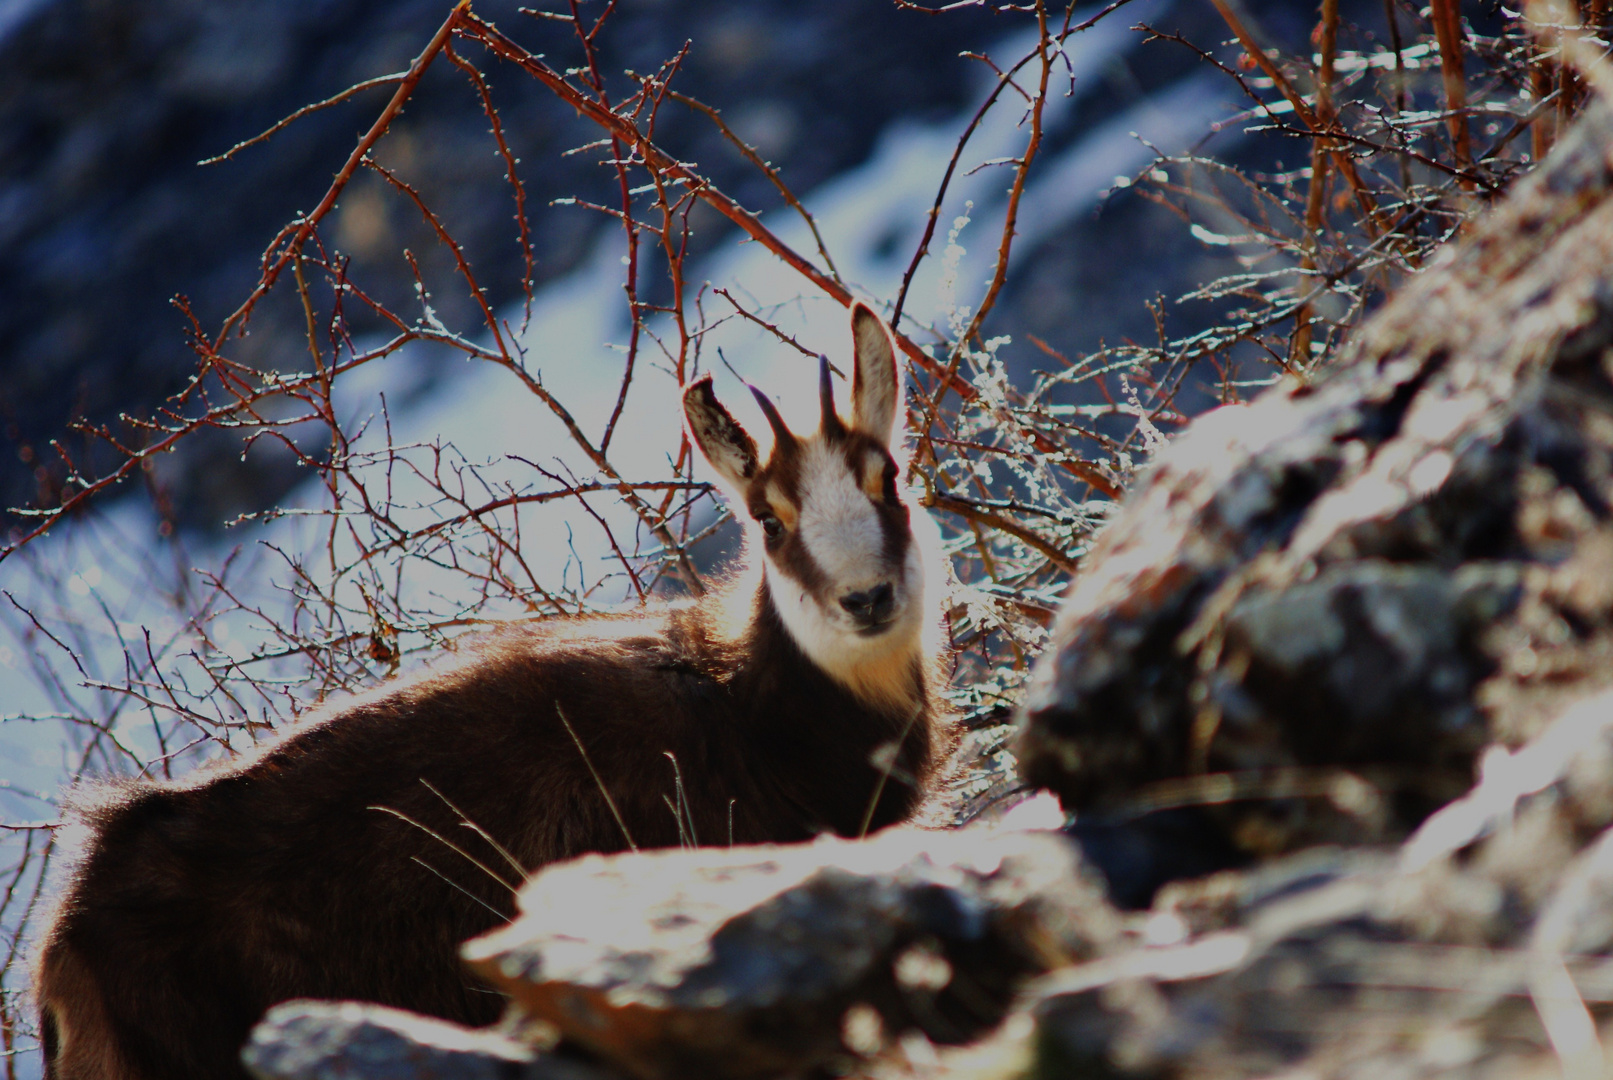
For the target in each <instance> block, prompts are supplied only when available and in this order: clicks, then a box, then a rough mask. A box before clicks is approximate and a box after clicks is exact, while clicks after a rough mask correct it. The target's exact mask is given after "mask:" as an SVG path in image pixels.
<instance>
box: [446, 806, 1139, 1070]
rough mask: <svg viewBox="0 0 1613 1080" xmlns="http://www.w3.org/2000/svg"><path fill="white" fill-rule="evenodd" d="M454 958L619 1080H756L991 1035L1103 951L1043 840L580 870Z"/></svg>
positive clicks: (1081, 897)
mask: <svg viewBox="0 0 1613 1080" xmlns="http://www.w3.org/2000/svg"><path fill="white" fill-rule="evenodd" d="M520 907H521V912H522V914H521V916H520V918H519V919H518V920H517V921H516V922H514V923H512V924H511V925H510V926H508V927H505V928H502V929H500V930H497V931H495V932H493V933H491V934H488V935H486V936H484V937H482V938H478V939H476V940H473V941H472V942H470V943H469V944H468V945H467V946H466V947H465V956H466V959H467V960H468V961H469V963H470V966H471V968H472V969H473V970H474V971H475V972H476V973H477V974H478V975H480V976H482V977H483V978H484V979H486V980H487V981H488V982H490V983H491V984H493V985H495V986H498V987H499V988H501V989H503V990H504V991H505V992H506V993H508V994H509V995H510V996H511V997H512V998H513V999H514V1001H515V1003H516V1005H517V1006H518V1007H519V1008H520V1009H521V1010H523V1011H524V1012H525V1013H526V1014H527V1015H528V1016H530V1017H533V1018H535V1019H538V1020H542V1021H545V1022H547V1023H549V1024H551V1025H553V1026H554V1027H555V1028H557V1029H559V1031H560V1032H561V1034H562V1035H563V1037H564V1038H566V1039H568V1040H571V1041H573V1042H575V1043H576V1044H578V1045H581V1046H583V1047H585V1048H587V1049H589V1050H591V1051H593V1052H595V1053H597V1054H599V1055H600V1056H601V1057H603V1058H605V1059H606V1060H608V1061H610V1062H611V1063H612V1064H614V1065H616V1066H617V1067H620V1068H622V1069H623V1070H624V1071H626V1072H629V1073H631V1074H632V1075H634V1076H637V1077H644V1078H655V1080H660V1078H671V1077H684V1076H687V1077H700V1078H702V1080H715V1078H727V1077H733V1078H738V1077H761V1076H772V1075H776V1074H778V1073H780V1072H784V1071H789V1072H791V1073H792V1074H795V1073H798V1072H807V1071H809V1070H811V1069H812V1068H814V1067H818V1066H827V1065H831V1064H833V1063H835V1062H837V1061H840V1062H844V1061H846V1060H848V1059H851V1058H854V1057H856V1056H860V1055H867V1054H872V1053H875V1052H877V1051H878V1050H879V1049H880V1048H881V1047H882V1046H884V1045H886V1044H887V1043H888V1042H889V1041H890V1040H891V1039H892V1038H894V1037H895V1036H897V1035H899V1034H900V1033H902V1032H904V1031H909V1030H917V1031H919V1032H922V1033H923V1034H924V1035H926V1036H927V1037H928V1038H930V1039H931V1040H933V1041H935V1042H939V1043H958V1042H964V1041H967V1040H969V1039H971V1038H973V1037H975V1036H977V1035H979V1034H981V1033H983V1032H984V1031H986V1030H988V1029H990V1028H991V1027H992V1026H993V1025H995V1024H996V1023H997V1022H998V1021H999V1020H1000V1019H1001V1018H1002V1016H1003V1015H1004V1013H1005V1012H1006V1011H1007V1009H1008V1007H1009V1004H1010V1002H1011V1000H1012V998H1013V995H1014V993H1015V991H1016V990H1017V989H1018V987H1019V985H1020V983H1021V981H1022V980H1023V979H1025V978H1026V977H1028V976H1032V975H1036V974H1039V973H1041V972H1045V971H1047V970H1049V969H1051V968H1052V967H1054V966H1056V965H1059V964H1061V963H1067V962H1069V961H1071V960H1075V959H1080V958H1085V957H1090V956H1093V955H1096V954H1098V953H1099V952H1101V951H1102V950H1104V949H1105V948H1107V947H1109V946H1110V945H1111V943H1112V942H1113V941H1114V940H1115V936H1116V932H1117V931H1116V924H1115V920H1114V914H1113V911H1112V909H1110V908H1109V907H1108V905H1107V904H1106V903H1105V901H1104V900H1103V897H1102V888H1101V886H1100V885H1099V884H1098V882H1097V881H1096V880H1095V879H1093V878H1091V877H1090V876H1088V875H1087V874H1086V873H1085V872H1084V871H1083V869H1082V867H1081V864H1080V862H1079V859H1078V858H1077V856H1076V855H1075V853H1074V849H1073V846H1072V845H1071V844H1069V842H1068V841H1067V840H1065V839H1064V838H1063V837H1062V836H1060V835H1059V834H1058V833H1056V832H1011V831H1007V830H993V829H969V830H962V831H959V832H954V833H944V834H942V833H929V834H927V833H921V832H917V831H913V830H891V831H888V832H886V833H883V834H881V835H880V836H878V837H875V838H873V839H871V840H864V841H839V840H825V841H820V842H817V843H814V844H809V845H797V846H793V847H788V846H774V845H769V846H757V847H742V848H730V849H726V850H724V849H700V850H697V851H670V852H652V853H643V854H636V853H628V854H623V855H616V856H589V857H586V858H583V859H579V860H576V861H573V862H570V863H564V864H560V865H556V866H551V867H545V868H544V869H543V870H541V871H539V872H538V874H537V875H536V876H534V877H533V878H532V879H531V880H530V881H529V882H528V884H527V885H526V886H525V887H524V888H523V889H522V891H521V894H520Z"/></svg>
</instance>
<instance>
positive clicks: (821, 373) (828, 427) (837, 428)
mask: <svg viewBox="0 0 1613 1080" xmlns="http://www.w3.org/2000/svg"><path fill="white" fill-rule="evenodd" d="M818 405H819V407H820V408H822V410H823V430H824V432H825V433H828V434H834V435H839V434H843V433H844V432H845V430H846V425H845V424H843V423H841V422H840V413H839V412H837V411H836V410H835V388H834V383H833V382H831V381H830V372H829V358H828V357H827V356H824V355H823V354H822V353H819V354H818Z"/></svg>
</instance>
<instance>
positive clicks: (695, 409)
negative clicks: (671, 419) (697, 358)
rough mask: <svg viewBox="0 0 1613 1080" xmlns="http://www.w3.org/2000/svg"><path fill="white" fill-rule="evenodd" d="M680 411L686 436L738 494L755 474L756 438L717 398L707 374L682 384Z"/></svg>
mask: <svg viewBox="0 0 1613 1080" xmlns="http://www.w3.org/2000/svg"><path fill="white" fill-rule="evenodd" d="M683 415H684V416H685V417H686V418H687V419H688V421H689V435H690V437H691V438H693V439H694V444H695V445H696V446H698V447H700V452H701V453H702V454H704V455H705V457H706V460H707V461H709V462H711V467H712V468H713V469H715V470H716V472H717V478H718V479H719V480H721V481H722V483H723V486H725V487H727V488H728V489H729V491H730V492H732V493H733V494H735V495H739V496H742V495H743V493H744V491H745V484H746V482H747V481H748V480H750V478H751V477H753V476H755V475H756V440H754V439H752V438H751V437H750V433H749V432H747V431H746V430H745V429H744V428H742V427H740V426H739V421H738V420H735V419H734V418H733V416H731V415H730V414H729V412H728V410H727V409H725V408H723V407H722V403H721V402H719V401H718V400H717V395H716V394H715V393H713V392H712V389H711V376H710V375H705V376H702V377H701V378H698V379H696V380H695V381H694V382H692V383H690V384H689V385H688V386H686V387H684V388H683Z"/></svg>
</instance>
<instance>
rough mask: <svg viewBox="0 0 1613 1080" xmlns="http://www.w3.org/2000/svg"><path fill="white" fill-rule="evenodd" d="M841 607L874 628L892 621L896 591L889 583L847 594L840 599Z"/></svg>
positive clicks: (865, 624) (859, 620)
mask: <svg viewBox="0 0 1613 1080" xmlns="http://www.w3.org/2000/svg"><path fill="white" fill-rule="evenodd" d="M840 606H841V607H843V608H845V609H846V611H848V612H849V613H850V614H851V617H852V618H854V619H856V620H857V621H858V622H860V623H862V624H863V625H864V626H874V625H876V624H878V623H882V622H886V621H887V620H889V619H890V615H891V609H892V608H893V607H895V606H896V590H895V589H892V588H891V587H890V584H889V583H888V582H887V583H886V584H883V585H875V586H874V587H873V588H872V589H868V590H867V591H865V592H854V593H847V594H846V595H845V596H842V597H841V598H840Z"/></svg>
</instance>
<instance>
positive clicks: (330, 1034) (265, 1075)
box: [241, 1001, 610, 1080]
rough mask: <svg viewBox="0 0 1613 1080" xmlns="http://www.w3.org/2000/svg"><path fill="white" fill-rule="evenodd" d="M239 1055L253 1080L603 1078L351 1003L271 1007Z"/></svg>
mask: <svg viewBox="0 0 1613 1080" xmlns="http://www.w3.org/2000/svg"><path fill="white" fill-rule="evenodd" d="M241 1058H242V1060H243V1061H244V1062H245V1063H246V1067H247V1070H248V1071H249V1072H251V1073H252V1075H253V1076H255V1077H258V1078H259V1080H610V1078H609V1076H608V1075H607V1074H606V1073H604V1072H603V1071H602V1070H597V1069H594V1068H592V1067H590V1066H587V1065H583V1064H581V1063H579V1062H574V1061H566V1060H564V1059H560V1058H556V1057H552V1056H550V1055H547V1054H541V1053H539V1052H538V1051H536V1050H534V1049H533V1048H532V1047H530V1046H527V1045H525V1044H523V1043H521V1042H518V1041H516V1040H514V1039H511V1038H509V1037H508V1036H505V1035H503V1034H500V1033H499V1032H496V1031H478V1030H473V1029H471V1028H464V1027H460V1026H459V1025H458V1024H450V1023H448V1022H447V1021H445V1020H436V1019H433V1018H431V1017H426V1016H419V1015H416V1014H415V1013H410V1012H404V1011H402V1010H400V1009H389V1008H386V1007H385V1006H381V1005H364V1004H360V1003H358V1002H352V1001H347V1002H322V1001H288V1002H286V1003H285V1004H283V1005H276V1006H275V1007H274V1008H273V1009H270V1010H269V1012H268V1014H267V1015H266V1016H265V1017H264V1018H263V1020H262V1021H261V1022H260V1023H259V1024H258V1026H257V1027H256V1028H255V1029H254V1030H253V1032H252V1041H251V1042H249V1043H247V1045H246V1048H245V1049H244V1050H243V1051H242V1052H241Z"/></svg>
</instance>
